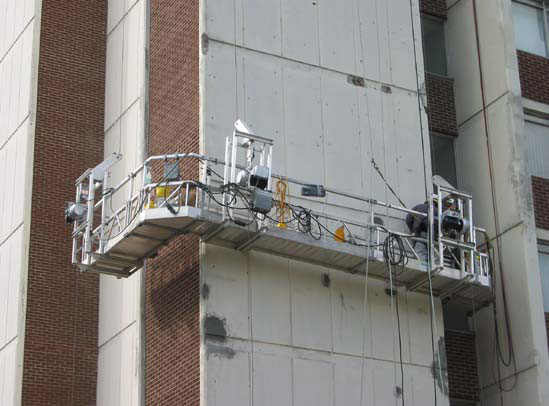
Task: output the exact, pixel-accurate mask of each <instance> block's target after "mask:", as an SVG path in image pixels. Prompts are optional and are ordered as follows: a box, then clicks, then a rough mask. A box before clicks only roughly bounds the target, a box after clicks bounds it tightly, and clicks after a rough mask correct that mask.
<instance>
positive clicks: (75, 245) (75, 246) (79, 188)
mask: <svg viewBox="0 0 549 406" xmlns="http://www.w3.org/2000/svg"><path fill="white" fill-rule="evenodd" d="M81 199H82V183H81V182H80V183H78V185H77V186H76V197H75V199H74V201H75V203H77V204H79V203H80V200H81ZM78 226H79V222H78V221H75V222H74V225H73V232H72V234H73V236H72V263H73V264H76V263H77V262H78V259H77V257H78V256H77V252H78V240H79V238H80V237H79V235H76V234H75V233H76V230H77V229H78Z"/></svg>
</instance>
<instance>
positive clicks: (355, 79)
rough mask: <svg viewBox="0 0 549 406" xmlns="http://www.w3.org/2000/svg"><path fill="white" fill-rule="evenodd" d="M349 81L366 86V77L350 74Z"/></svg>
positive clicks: (359, 85)
mask: <svg viewBox="0 0 549 406" xmlns="http://www.w3.org/2000/svg"><path fill="white" fill-rule="evenodd" d="M347 82H349V83H350V84H352V85H354V86H358V87H366V82H365V81H364V78H361V77H360V76H354V75H348V76H347Z"/></svg>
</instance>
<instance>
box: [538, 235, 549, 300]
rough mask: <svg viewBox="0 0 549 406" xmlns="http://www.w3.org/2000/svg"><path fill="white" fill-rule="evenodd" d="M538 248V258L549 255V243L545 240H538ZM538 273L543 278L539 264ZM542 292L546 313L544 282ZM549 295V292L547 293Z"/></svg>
mask: <svg viewBox="0 0 549 406" xmlns="http://www.w3.org/2000/svg"><path fill="white" fill-rule="evenodd" d="M537 246H538V247H537V248H538V256H539V254H544V255H549V241H545V240H540V239H538V240H537ZM538 268H539V269H538V272H539V273H540V275H539V277H540V278H542V275H541V266H540V264H538ZM541 288H542V292H541V295H542V298H541V300H542V306H543V310H544V311H545V300H546V299H545V293H544V291H543V281H542V286H541ZM547 293H549V292H547Z"/></svg>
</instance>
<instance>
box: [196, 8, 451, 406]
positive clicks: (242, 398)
mask: <svg viewBox="0 0 549 406" xmlns="http://www.w3.org/2000/svg"><path fill="white" fill-rule="evenodd" d="M412 5H413V7H414V13H413V19H414V24H415V31H416V37H417V38H416V46H417V47H418V49H417V53H418V62H419V65H420V66H418V71H419V75H420V80H419V82H420V85H421V83H422V82H423V77H422V75H423V73H422V72H423V69H422V66H421V65H422V57H421V38H420V35H419V34H420V29H419V11H418V5H417V3H416V2H415V1H414V2H413V3H412ZM203 10H204V13H205V15H204V16H203V19H202V21H203V23H204V24H203V29H204V32H205V33H206V34H207V35H208V41H207V42H204V41H203V43H202V44H203V48H202V50H203V54H202V55H201V66H202V69H203V71H202V73H201V98H202V100H201V106H202V110H201V129H202V131H201V150H202V152H203V153H205V154H207V155H210V156H217V157H220V158H223V156H224V147H225V138H226V137H227V136H229V135H231V134H232V131H233V128H232V125H233V123H234V121H236V119H238V118H240V119H243V120H244V121H246V122H247V123H248V124H249V125H250V126H251V127H252V128H253V130H254V131H255V132H256V133H257V134H258V135H262V136H265V137H269V138H273V139H275V148H274V167H275V169H274V171H275V172H278V173H280V174H282V175H286V176H289V177H293V178H299V179H302V180H305V181H307V182H311V183H321V184H324V185H326V186H328V187H333V188H335V189H339V190H345V191H348V192H352V193H356V194H362V195H365V196H370V197H375V198H378V199H379V200H384V201H385V200H389V201H390V202H394V199H393V198H392V197H390V196H389V195H388V193H387V190H386V186H385V184H384V183H383V182H382V181H381V180H380V179H379V176H378V175H377V174H376V173H375V171H374V170H373V168H372V165H371V163H370V161H371V158H372V157H374V158H375V159H376V161H377V163H378V165H379V167H380V169H381V171H382V172H383V173H384V175H385V177H386V178H387V179H388V181H389V182H390V183H391V185H392V186H393V187H394V188H396V189H397V192H398V193H399V194H400V195H401V196H402V198H403V199H404V200H405V202H406V203H407V205H410V206H411V205H413V204H415V203H417V202H419V201H423V200H424V198H425V182H424V162H423V159H422V158H421V157H422V154H423V153H425V156H426V158H425V161H426V162H425V164H426V169H425V171H426V172H427V176H428V177H430V158H429V156H430V152H429V143H428V141H426V142H425V151H422V149H421V139H422V138H421V137H423V139H424V140H427V128H426V127H427V120H426V117H425V112H424V111H422V112H421V113H420V112H419V109H418V98H417V93H416V92H414V90H415V89H416V76H415V68H414V69H411V68H410V67H414V66H415V64H414V55H413V54H414V52H413V47H412V45H413V40H412V26H411V16H410V3H409V2H408V1H404V0H399V1H398V2H397V3H395V4H388V3H387V2H384V1H381V0H364V1H358V2H356V1H351V0H349V1H344V2H342V3H341V2H340V3H338V4H337V5H336V4H335V3H334V4H331V3H330V2H321V3H315V2H312V3H311V2H307V3H306V2H305V1H302V0H299V1H292V2H290V1H286V0H282V1H281V2H280V4H279V3H277V2H269V3H268V4H264V2H259V3H257V4H255V3H254V4H252V2H251V1H243V0H242V1H240V0H237V1H236V2H234V3H230V2H229V3H226V2H225V3H223V4H220V1H218V0H207V1H205V2H204V4H203ZM395 22H396V23H395ZM260 28H261V32H259V31H258V30H259V29H260ZM204 45H207V46H204ZM380 72H382V73H381V75H380ZM349 74H352V75H357V76H360V77H365V81H364V85H362V84H361V83H360V82H356V80H355V83H354V84H353V83H352V82H353V80H352V78H350V77H349V76H348V75H349ZM378 80H381V81H382V82H383V83H379V82H377V81H378ZM419 114H421V115H422V119H423V123H424V128H423V132H422V131H421V127H420V116H419ZM241 158H242V157H241ZM298 195H299V191H298V190H297V188H294V187H292V188H291V189H290V197H289V198H290V201H291V202H292V203H295V204H306V205H307V206H308V207H311V208H314V209H315V210H319V211H321V212H328V213H332V214H334V215H336V216H338V217H340V218H351V219H355V220H356V219H357V218H359V217H361V218H362V217H365V216H366V215H367V213H366V212H365V211H364V210H365V209H366V207H364V205H363V204H360V203H357V202H352V201H349V200H345V199H341V198H339V197H337V196H334V195H331V196H328V197H327V198H326V199H315V201H313V200H312V199H308V200H307V199H302V198H300V197H299V196H298ZM386 222H387V223H389V224H391V226H394V225H395V224H396V220H395V219H394V218H390V217H388V218H387V219H386ZM335 226H336V224H330V227H333V228H335ZM397 228H399V229H404V225H403V223H402V222H400V223H399V224H398V226H397ZM201 272H202V282H203V283H204V284H205V285H207V295H206V296H205V295H204V291H203V292H202V293H203V296H202V314H203V317H205V318H206V320H203V322H206V323H207V321H208V319H207V317H209V316H212V315H214V316H215V317H216V318H217V320H220V321H221V322H222V323H223V328H224V329H225V332H226V336H218V337H217V339H216V340H215V341H214V340H213V337H212V336H208V335H207V336H206V338H205V341H204V342H203V343H202V354H203V355H202V360H203V362H204V370H203V385H204V387H203V396H204V404H206V405H212V404H220V402H221V399H223V400H224V402H223V404H248V403H249V404H274V403H276V404H290V402H293V403H294V404H296V405H307V404H314V405H315V406H316V405H322V404H330V405H333V404H337V405H360V404H390V403H391V402H395V396H396V394H397V392H398V391H397V390H396V388H395V387H396V385H397V384H401V383H399V379H400V378H399V377H398V376H397V370H398V368H399V366H398V363H396V362H395V360H398V351H397V347H398V346H397V343H398V334H397V329H396V322H393V321H394V320H395V319H394V317H395V316H394V314H393V311H394V307H393V308H391V303H390V297H389V296H387V294H386V293H385V288H386V284H385V283H382V282H377V281H373V280H371V279H370V280H368V288H367V289H365V284H364V283H365V282H364V276H360V275H354V276H352V275H345V274H342V273H340V272H337V271H333V270H330V269H327V268H321V267H317V266H313V265H309V264H304V263H299V262H296V261H288V260H286V259H282V258H276V257H273V256H269V255H266V254H256V253H251V254H249V255H248V254H247V255H242V254H237V253H234V252H232V251H230V250H226V249H220V248H213V247H210V246H205V247H204V248H203V252H202V256H201ZM205 285H203V289H204V287H205ZM366 293H367V295H368V296H367V299H366V298H365V295H366ZM366 300H367V303H366V306H365V301H366ZM399 305H400V318H401V334H402V339H403V352H404V353H403V361H404V362H405V364H406V366H405V368H407V369H410V371H408V372H407V374H408V375H409V376H407V377H406V379H408V380H410V379H412V376H413V378H414V379H416V377H417V379H418V380H419V381H421V382H420V384H421V387H422V388H423V391H416V390H415V389H414V390H412V389H411V387H412V383H411V381H406V385H409V386H410V389H408V390H409V393H410V395H409V396H410V398H412V399H414V400H411V404H418V405H420V404H428V403H425V402H428V401H430V402H431V403H432V398H433V397H434V396H433V392H432V386H431V388H430V390H431V392H430V395H429V394H427V393H424V392H426V391H427V389H426V382H428V378H429V377H430V378H431V381H430V382H431V385H432V382H433V380H432V375H430V368H431V366H432V363H433V357H432V353H431V345H430V342H431V338H430V319H429V301H428V297H427V296H424V295H416V294H408V295H407V294H404V292H402V294H400V295H399ZM435 307H436V317H437V319H436V320H437V323H436V324H437V326H440V330H441V331H442V326H443V324H442V313H441V306H440V303H439V302H438V301H437V302H436V304H435ZM207 330H208V328H206V332H207ZM437 333H438V334H437V335H436V337H435V340H436V341H437V342H438V341H439V337H440V332H438V331H437ZM250 337H252V340H250V339H249V338H250ZM411 347H413V348H414V351H412V350H411V349H410V348H411ZM416 349H417V351H416ZM250 353H251V354H250ZM367 357H372V359H371V358H367ZM373 358H375V359H377V360H378V361H376V362H379V363H381V365H377V364H376V362H374V361H373ZM416 370H417V371H416ZM236 371H238V373H237V372H236ZM250 371H253V372H250ZM250 388H251V389H250ZM416 399H417V400H416ZM407 402H408V400H407ZM422 402H423V403H422ZM439 402H440V403H441V404H445V403H446V402H447V400H446V398H445V397H444V396H442V395H441V396H440V397H439Z"/></svg>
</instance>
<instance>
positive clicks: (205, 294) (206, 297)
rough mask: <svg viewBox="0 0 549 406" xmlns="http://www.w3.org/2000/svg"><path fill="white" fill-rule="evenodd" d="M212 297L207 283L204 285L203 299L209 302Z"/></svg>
mask: <svg viewBox="0 0 549 406" xmlns="http://www.w3.org/2000/svg"><path fill="white" fill-rule="evenodd" d="M209 297H210V287H209V286H208V284H207V283H204V284H202V299H204V300H207V299H208V298H209Z"/></svg>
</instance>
